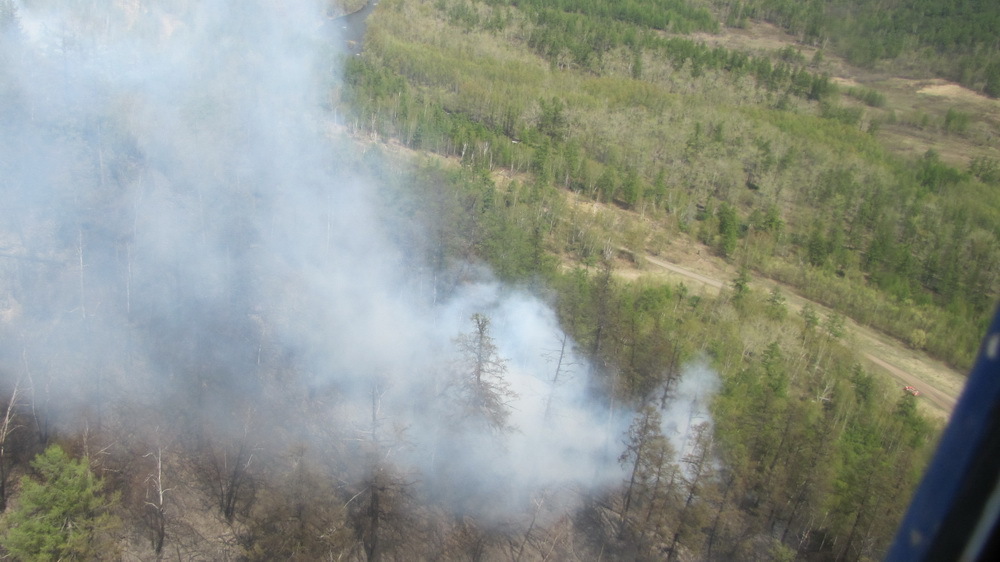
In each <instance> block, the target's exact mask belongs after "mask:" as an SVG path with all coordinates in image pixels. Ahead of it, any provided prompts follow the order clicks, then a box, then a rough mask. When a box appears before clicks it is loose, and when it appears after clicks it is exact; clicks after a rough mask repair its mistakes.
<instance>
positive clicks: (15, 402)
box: [0, 377, 21, 512]
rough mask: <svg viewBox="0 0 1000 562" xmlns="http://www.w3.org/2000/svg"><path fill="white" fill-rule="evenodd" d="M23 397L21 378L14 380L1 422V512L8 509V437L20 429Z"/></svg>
mask: <svg viewBox="0 0 1000 562" xmlns="http://www.w3.org/2000/svg"><path fill="white" fill-rule="evenodd" d="M20 399H21V378H20V377H18V379H17V381H15V382H14V389H13V390H12V391H11V393H10V398H8V399H7V407H6V408H4V415H3V421H2V422H0V512H2V511H5V510H6V509H7V477H8V474H7V464H8V458H7V457H8V455H7V453H8V450H7V449H8V446H7V438H8V437H10V434H11V433H13V432H14V431H16V430H17V429H19V428H20V427H21V426H20V425H18V424H17V420H16V416H17V408H18V407H19V404H20Z"/></svg>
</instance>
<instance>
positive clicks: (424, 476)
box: [0, 0, 718, 519]
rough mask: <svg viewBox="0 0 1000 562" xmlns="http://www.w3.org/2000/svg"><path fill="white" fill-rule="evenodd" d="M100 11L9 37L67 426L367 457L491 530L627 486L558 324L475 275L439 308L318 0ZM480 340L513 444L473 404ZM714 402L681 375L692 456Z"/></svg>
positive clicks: (18, 370)
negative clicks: (335, 88) (354, 117)
mask: <svg viewBox="0 0 1000 562" xmlns="http://www.w3.org/2000/svg"><path fill="white" fill-rule="evenodd" d="M103 4H104V3H100V2H81V3H71V4H69V5H66V4H64V3H61V2H48V1H41V0H39V1H34V2H30V3H29V2H23V3H21V4H20V5H19V6H18V7H19V21H18V22H17V23H18V24H17V25H16V26H11V27H8V28H7V29H4V30H3V31H2V33H3V36H2V39H0V41H2V43H3V44H2V46H0V105H2V107H3V110H2V111H0V128H2V130H3V134H2V135H0V189H2V192H3V201H2V205H3V207H4V210H3V213H2V215H0V221H2V222H0V248H2V249H0V254H2V255H0V275H2V279H3V292H2V294H0V302H2V307H3V308H4V311H3V315H2V316H3V319H4V320H3V321H2V323H0V330H2V333H3V334H4V337H3V338H2V339H0V366H2V370H3V376H4V377H7V378H9V379H11V380H13V379H14V378H17V377H20V378H21V379H23V380H26V381H29V382H30V386H31V388H32V396H33V398H32V400H33V407H35V408H37V409H38V410H40V411H44V412H45V413H46V415H47V416H48V419H49V420H51V423H52V426H53V427H54V428H58V429H64V430H78V429H79V428H81V427H83V426H84V425H85V424H87V425H88V426H93V425H94V419H95V416H96V419H97V422H98V423H97V425H102V426H103V427H105V428H113V427H114V426H115V424H116V423H118V424H122V423H125V424H131V425H143V424H145V423H147V422H146V421H144V420H143V419H141V416H140V418H139V419H135V418H130V416H135V415H138V414H137V413H141V415H142V416H150V418H151V419H152V418H155V419H160V418H169V419H171V420H173V422H172V423H175V424H177V426H178V429H177V432H178V434H181V433H183V432H184V431H189V430H190V428H187V427H184V428H181V427H180V426H183V425H184V424H190V425H196V424H201V425H202V426H207V427H211V428H212V430H211V431H212V432H214V433H215V434H221V435H231V436H237V437H239V438H244V439H245V438H247V435H252V436H253V437H254V438H256V439H258V440H259V443H255V444H259V445H261V446H263V445H262V444H263V443H274V442H278V443H281V442H284V443H296V444H301V443H305V446H307V447H309V448H313V449H319V450H323V449H324V448H330V447H332V448H333V449H336V451H338V452H337V453H330V454H331V455H341V457H342V458H340V459H339V460H338V461H337V462H340V463H342V464H348V465H349V464H351V462H358V463H360V462H361V461H360V460H358V459H354V461H352V460H351V459H349V458H347V456H348V455H349V453H350V452H351V451H352V450H353V449H351V447H352V446H353V445H344V446H341V445H336V443H338V442H346V443H353V442H357V443H363V444H365V445H364V446H365V447H367V448H368V449H376V450H378V451H381V452H380V453H379V454H376V455H372V458H377V459H382V460H379V461H377V462H386V463H389V464H391V465H392V466H393V467H394V469H395V470H398V471H399V472H401V473H403V474H407V475H409V476H407V478H404V480H407V481H412V482H417V483H418V484H417V485H418V486H419V487H421V489H422V490H423V491H425V492H426V493H427V494H429V495H430V497H434V498H437V499H440V500H441V501H442V502H443V503H444V504H445V505H448V506H450V507H451V508H453V509H455V510H456V511H461V512H465V513H472V514H475V515H478V516H481V517H483V518H486V519H502V518H504V517H507V516H508V515H510V514H511V513H513V512H516V511H518V510H524V509H525V508H526V507H527V506H528V505H529V504H530V500H531V498H533V497H537V496H539V495H541V494H543V493H549V492H551V491H552V490H558V489H565V488H573V489H576V490H586V489H591V490H593V489H603V488H605V487H612V486H616V485H619V484H620V483H621V482H622V479H623V478H624V477H625V473H626V470H625V468H623V467H622V465H621V463H619V462H618V456H619V454H620V452H621V449H622V446H623V445H622V443H623V441H622V440H623V435H624V433H625V431H626V429H627V426H628V425H629V422H630V417H631V415H630V414H629V413H628V412H623V411H617V412H615V411H614V409H613V408H611V407H610V406H609V405H608V404H606V403H603V402H602V401H601V400H600V399H597V398H595V397H594V392H593V391H592V385H591V384H590V381H589V380H588V377H589V376H590V373H591V371H592V367H591V366H590V365H588V364H587V361H586V359H585V358H584V357H583V356H582V355H581V354H580V353H578V352H577V350H576V349H575V348H574V345H573V342H572V340H571V339H570V338H568V337H567V336H565V334H564V333H563V332H562V330H561V329H560V327H559V323H558V320H557V318H556V315H555V313H554V312H553V311H552V309H551V308H550V307H549V306H548V305H547V304H546V303H545V302H544V301H543V300H542V299H540V298H538V297H537V296H534V295H532V294H529V293H527V292H525V291H521V290H518V289H513V288H510V287H505V286H503V285H502V284H500V283H498V282H496V281H495V280H493V279H491V277H490V275H489V273H488V272H485V271H483V270H480V269H476V268H474V267H471V266H466V267H465V268H464V271H466V272H468V271H470V270H472V271H477V272H478V273H475V274H468V273H467V274H465V275H464V279H463V280H462V281H461V282H456V283H454V284H453V285H451V286H449V287H448V290H447V291H446V292H444V293H443V294H442V293H440V292H436V291H435V290H434V289H431V287H438V286H440V281H439V280H437V278H440V277H447V276H446V272H437V271H432V269H433V268H432V267H431V265H430V264H429V263H428V262H427V261H426V260H425V259H424V258H423V255H424V254H425V253H424V252H422V251H421V244H430V243H429V242H426V240H428V239H429V237H428V236H426V233H421V232H420V230H419V227H418V225H417V226H415V225H414V224H412V223H408V222H406V221H405V219H403V218H401V215H402V213H400V211H399V210H398V209H394V208H393V205H392V204H391V203H387V202H392V201H394V200H396V199H398V198H401V197H406V194H405V193H401V192H395V191H393V190H394V189H396V188H395V187H393V186H390V185H386V184H385V182H383V181H382V180H381V179H380V177H379V175H380V174H383V173H384V174H389V172H384V167H383V164H381V163H380V162H378V161H377V157H373V155H372V153H364V152H362V151H361V150H359V149H357V148H355V147H354V145H353V144H352V143H351V142H350V141H349V140H348V139H346V138H341V137H339V136H337V135H331V133H330V132H329V130H330V127H329V126H328V125H329V123H330V121H331V116H330V115H329V112H328V110H327V109H325V107H324V103H325V100H326V98H327V94H326V92H327V91H328V90H329V88H330V87H331V85H332V82H333V81H334V80H336V74H335V73H332V72H331V70H330V69H331V67H335V64H334V62H333V61H335V59H336V57H335V56H333V55H331V54H330V53H329V49H330V47H329V45H330V44H331V43H333V42H335V39H333V38H331V37H330V36H329V35H328V33H329V31H328V27H329V26H324V22H325V17H324V15H323V4H322V2H319V1H311V2H310V1H298V2H278V1H273V2H271V1H266V0H258V1H249V2H248V1H243V0H240V1H237V0H215V1H208V2H188V1H184V0H164V1H162V2H116V3H109V4H113V6H114V7H109V8H107V9H104V10H99V9H98V6H103ZM435 276H437V278H436V277H435ZM476 314H478V315H481V317H483V318H487V319H488V320H489V322H488V326H487V329H486V330H485V331H480V332H479V333H478V335H479V336H483V337H481V338H480V339H479V340H476V339H475V338H476V336H477V332H476V329H477V324H476V323H475V322H474V321H473V320H470V319H472V318H474V315H476ZM470 335H471V336H472V338H473V339H472V340H469V341H472V342H473V344H474V345H482V343H483V342H484V341H485V342H486V343H491V344H492V345H493V346H494V347H495V357H494V359H495V360H496V361H495V367H496V369H497V370H496V371H495V372H492V373H487V375H489V376H496V377H497V378H498V379H500V380H502V383H503V384H500V383H499V382H498V383H496V385H497V386H493V387H490V388H491V389H492V390H493V391H495V392H499V393H500V394H499V398H498V400H497V403H498V404H500V407H502V408H503V409H504V411H505V417H504V420H503V422H502V423H500V422H498V423H496V424H491V423H480V422H477V421H475V417H476V416H477V415H479V414H478V413H477V412H478V410H477V409H476V408H480V407H481V404H482V403H483V402H482V401H481V400H479V399H478V398H475V397H473V398H470V396H472V395H470V394H468V393H467V391H465V390H463V389H462V388H463V387H462V386H461V385H462V384H463V383H461V382H460V379H461V377H462V374H461V371H462V369H467V368H468V366H469V364H468V361H469V356H468V355H467V354H465V353H463V347H462V345H459V343H460V342H462V341H466V340H462V339H461V338H463V337H466V336H470ZM479 359H482V357H480V358H479ZM473 362H475V358H473ZM484 376H485V375H484ZM717 384H718V383H717V378H716V376H715V375H714V373H712V372H711V371H710V369H708V368H707V367H704V366H697V367H692V368H689V369H687V370H686V371H685V374H684V376H683V378H682V380H681V381H680V383H679V386H678V389H677V396H678V398H677V399H676V400H674V402H673V403H674V404H675V405H676V407H673V408H672V409H668V413H669V415H667V414H665V415H664V432H665V433H667V434H668V435H672V436H680V437H679V439H680V440H681V441H678V442H677V445H676V448H677V449H679V450H682V449H683V445H682V444H681V442H682V441H683V435H685V434H686V433H687V432H688V431H689V427H690V425H691V421H692V420H694V421H695V422H697V421H698V420H700V419H702V418H704V417H707V416H708V413H707V408H706V407H705V400H706V397H707V396H709V395H710V394H711V393H712V392H714V389H715V387H716V386H717ZM470 392H471V391H470ZM477 400H479V401H477ZM470 404H471V405H470ZM463 408H465V409H463ZM470 409H471V410H470ZM619 410H620V408H619ZM150 412H158V414H153V413H150ZM121 420H126V421H125V422H122V421H121ZM148 423H149V424H150V425H152V424H154V423H155V422H153V421H149V422H148ZM248 427H252V431H248V430H247V428H248ZM272 453H273V454H274V455H282V454H285V451H281V450H276V451H272ZM365 462H369V461H365ZM365 470H366V469H364V468H359V467H348V468H347V469H345V473H364V471H365Z"/></svg>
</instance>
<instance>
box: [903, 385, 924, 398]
mask: <svg viewBox="0 0 1000 562" xmlns="http://www.w3.org/2000/svg"><path fill="white" fill-rule="evenodd" d="M903 390H905V391H906V392H909V393H910V394H912V395H914V396H920V391H919V390H917V389H916V388H915V387H912V386H904V387H903Z"/></svg>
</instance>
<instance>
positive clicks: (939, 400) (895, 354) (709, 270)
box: [646, 256, 965, 419]
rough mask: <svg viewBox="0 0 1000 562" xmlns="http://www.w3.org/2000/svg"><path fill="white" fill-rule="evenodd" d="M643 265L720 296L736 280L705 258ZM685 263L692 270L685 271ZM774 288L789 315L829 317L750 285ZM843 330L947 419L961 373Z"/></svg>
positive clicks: (860, 331)
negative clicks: (808, 312)
mask: <svg viewBox="0 0 1000 562" xmlns="http://www.w3.org/2000/svg"><path fill="white" fill-rule="evenodd" d="M646 261H647V262H648V263H649V264H651V265H652V266H654V267H655V268H656V269H658V270H660V271H661V272H666V273H667V274H668V275H670V276H675V277H682V278H684V279H686V280H691V281H695V282H697V283H698V284H700V285H701V286H702V287H704V288H705V289H708V290H710V291H713V292H718V291H721V290H722V288H723V287H724V286H726V285H727V284H728V283H729V279H731V278H732V277H734V275H731V276H730V278H725V277H720V274H722V273H723V272H724V270H723V269H722V268H720V266H719V265H718V264H714V263H710V262H711V260H708V259H705V258H700V259H695V260H685V263H686V265H679V264H677V263H674V262H672V261H670V260H669V259H667V258H664V257H663V256H657V257H653V256H646ZM688 261H690V263H691V265H687V263H688ZM775 286H777V287H779V289H780V290H781V293H782V295H783V296H784V297H785V299H786V302H787V305H788V307H789V309H791V310H792V311H793V312H797V311H799V310H801V309H802V307H803V306H805V305H806V304H807V303H808V304H809V305H811V306H812V307H813V308H814V309H815V310H816V311H817V312H818V313H819V314H821V315H827V314H831V313H832V312H833V311H832V310H830V309H829V308H827V307H825V306H823V305H821V304H819V303H816V302H812V301H810V300H808V299H806V298H804V297H802V296H801V295H799V294H798V293H796V292H795V291H794V290H793V289H792V288H791V287H789V286H787V285H784V284H781V283H777V282H775V281H772V280H770V279H756V280H755V281H753V282H752V283H751V288H753V289H755V290H760V291H763V292H770V291H771V290H772V289H773V288H774V287H775ZM845 328H846V330H847V333H848V337H849V338H851V341H852V345H853V346H854V347H856V349H857V350H858V352H860V353H861V354H862V355H864V357H865V358H866V359H868V361H870V362H871V364H872V365H873V366H874V367H876V370H877V371H879V372H882V373H884V374H887V375H889V376H891V377H892V378H893V379H894V380H895V381H896V382H897V383H898V384H899V385H900V387H902V386H914V387H916V388H917V389H918V390H920V393H921V398H924V400H923V401H922V403H923V405H924V407H923V408H922V410H923V411H925V412H926V413H928V414H930V415H933V416H935V417H938V418H942V419H947V418H948V417H949V416H950V415H951V412H952V410H954V409H955V403H956V402H957V400H958V396H959V394H960V393H961V391H962V388H963V387H964V385H965V376H964V375H963V374H962V373H959V372H958V371H955V370H954V369H951V368H949V367H948V366H947V365H944V364H943V363H941V362H940V361H935V360H934V359H932V358H930V357H928V356H927V355H926V354H924V353H921V352H918V351H914V350H912V349H909V348H908V347H907V346H905V345H903V344H902V343H900V342H898V341H896V340H893V339H892V338H890V337H888V336H886V335H885V334H882V333H880V332H877V331H875V330H872V329H871V328H868V327H867V326H861V325H859V324H857V323H856V322H854V321H852V320H850V319H846V320H845ZM900 392H902V389H900Z"/></svg>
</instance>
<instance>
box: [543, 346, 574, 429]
mask: <svg viewBox="0 0 1000 562" xmlns="http://www.w3.org/2000/svg"><path fill="white" fill-rule="evenodd" d="M558 338H559V349H558V350H556V351H552V352H549V353H547V354H546V356H545V358H546V359H548V360H550V361H552V360H555V362H556V370H555V372H554V373H553V374H552V389H551V390H550V391H549V397H548V399H547V400H546V401H545V419H546V420H547V419H549V416H550V415H551V413H552V398H553V397H554V396H555V394H556V388H557V386H558V385H559V378H560V377H562V376H563V375H565V374H567V373H568V372H569V368H570V367H572V366H573V365H575V363H574V362H572V361H571V360H570V356H571V353H572V351H573V350H572V346H573V343H572V342H571V341H570V339H569V335H568V334H566V333H560V334H559V336H558Z"/></svg>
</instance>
